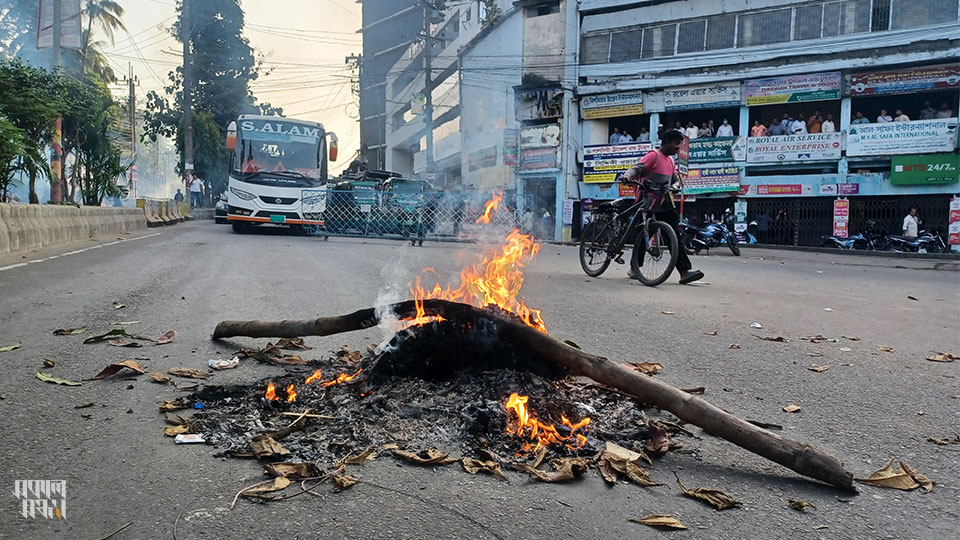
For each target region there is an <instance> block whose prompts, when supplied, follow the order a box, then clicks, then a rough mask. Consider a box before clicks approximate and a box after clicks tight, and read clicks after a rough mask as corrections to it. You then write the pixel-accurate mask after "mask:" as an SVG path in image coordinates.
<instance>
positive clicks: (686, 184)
mask: <svg viewBox="0 0 960 540" xmlns="http://www.w3.org/2000/svg"><path fill="white" fill-rule="evenodd" d="M739 190H740V169H739V168H738V167H736V166H734V165H729V166H726V167H702V168H699V169H690V174H689V175H688V176H687V178H686V179H685V180H684V181H683V192H684V193H689V194H691V195H696V194H700V193H719V192H724V191H739Z"/></svg>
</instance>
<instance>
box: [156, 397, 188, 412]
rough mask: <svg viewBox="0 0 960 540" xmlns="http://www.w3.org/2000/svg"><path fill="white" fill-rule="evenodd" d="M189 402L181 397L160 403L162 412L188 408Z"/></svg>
mask: <svg viewBox="0 0 960 540" xmlns="http://www.w3.org/2000/svg"><path fill="white" fill-rule="evenodd" d="M186 408H187V403H186V402H185V401H183V400H181V399H180V398H177V399H174V400H167V401H164V402H163V403H162V404H160V412H165V411H178V410H180V409H186Z"/></svg>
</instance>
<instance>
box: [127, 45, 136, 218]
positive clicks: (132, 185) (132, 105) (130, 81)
mask: <svg viewBox="0 0 960 540" xmlns="http://www.w3.org/2000/svg"><path fill="white" fill-rule="evenodd" d="M127 72H128V75H127V86H128V87H129V90H130V95H129V97H128V100H129V101H128V103H127V109H128V112H129V116H130V160H131V162H132V163H134V165H132V166H131V170H130V180H129V181H128V182H127V187H128V188H129V192H128V195H129V196H130V197H132V198H134V199H135V198H137V179H135V178H134V172H133V171H134V169H133V167H137V165H136V157H137V85H136V82H137V81H136V79H135V78H134V76H133V64H132V63H130V62H127Z"/></svg>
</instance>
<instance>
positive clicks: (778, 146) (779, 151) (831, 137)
mask: <svg viewBox="0 0 960 540" xmlns="http://www.w3.org/2000/svg"><path fill="white" fill-rule="evenodd" d="M840 137H841V134H840V133H810V134H807V135H774V136H772V137H748V138H747V163H778V162H783V161H823V160H834V159H840Z"/></svg>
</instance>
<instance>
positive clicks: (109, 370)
mask: <svg viewBox="0 0 960 540" xmlns="http://www.w3.org/2000/svg"><path fill="white" fill-rule="evenodd" d="M124 368H127V369H131V370H133V371H136V372H137V374H143V368H142V367H141V366H140V363H139V362H137V361H136V360H124V361H122V362H116V363H113V364H110V365H109V366H107V367H105V368H103V371H101V372H100V373H97V374H96V375H94V376H93V377H90V380H93V381H98V380H100V379H105V378H107V377H109V376H111V375H113V374H114V373H116V372H118V371H120V370H121V369H124Z"/></svg>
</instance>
